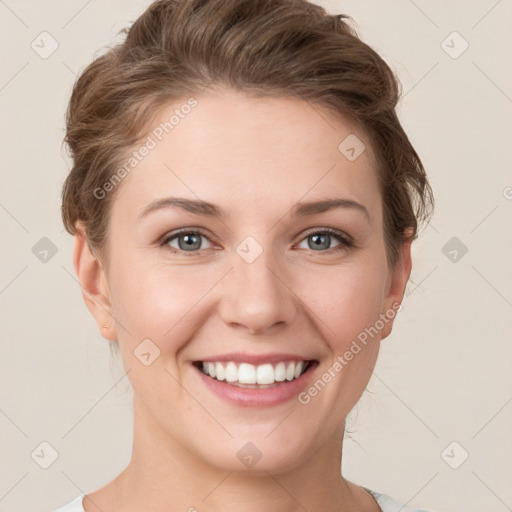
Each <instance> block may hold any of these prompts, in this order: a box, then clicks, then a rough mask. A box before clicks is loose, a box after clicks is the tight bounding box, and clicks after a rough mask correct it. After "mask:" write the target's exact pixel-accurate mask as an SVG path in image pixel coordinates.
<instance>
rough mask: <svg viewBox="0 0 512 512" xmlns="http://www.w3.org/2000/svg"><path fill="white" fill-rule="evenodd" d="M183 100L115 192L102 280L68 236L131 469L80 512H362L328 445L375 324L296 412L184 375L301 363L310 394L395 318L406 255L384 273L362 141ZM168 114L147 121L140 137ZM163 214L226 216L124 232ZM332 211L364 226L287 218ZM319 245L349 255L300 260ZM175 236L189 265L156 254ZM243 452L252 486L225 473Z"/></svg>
mask: <svg viewBox="0 0 512 512" xmlns="http://www.w3.org/2000/svg"><path fill="white" fill-rule="evenodd" d="M196 99H197V100H198V105H197V107H195V108H194V109H193V110H192V111H191V113H190V114H189V115H188V116H186V117H185V118H184V119H182V120H181V121H180V123H179V125H177V126H176V127H175V128H174V129H173V131H172V132H171V133H170V134H169V135H167V136H166V137H165V138H164V140H163V141H162V142H161V143H159V144H158V145H157V147H155V148H154V149H152V150H151V151H150V153H149V155H148V156H146V157H145V158H144V160H143V161H142V162H140V163H139V164H138V165H137V167H136V169H134V170H133V171H132V172H131V173H130V174H129V175H128V176H127V177H126V178H125V179H124V180H123V181H122V183H121V184H120V185H118V187H119V189H118V190H116V197H115V200H114V202H113V206H112V210H111V218H110V225H109V233H108V240H107V245H106V250H107V252H108V257H109V259H108V264H107V263H106V260H105V259H104V258H101V257H100V256H99V255H98V254H93V253H92V252H91V251H90V249H89V247H88V245H87V243H86V242H85V238H84V236H83V233H77V235H76V240H75V242H76V243H75V253H74V265H75V269H76V272H77V275H78V277H79V281H80V284H81V286H82V290H83V296H84V300H85V302H86V304H87V306H88V308H89V310H90V311H91V313H92V314H93V316H94V318H95V319H96V321H97V324H98V328H99V329H100V330H101V332H102V335H103V336H104V337H105V338H106V339H108V340H112V341H114V340H118V342H119V345H120V349H121V355H122V360H123V364H124V366H125V369H126V371H127V372H128V378H129V379H130V382H131V384H132V386H133V390H134V441H133V452H132V459H131V461H130V464H129V465H128V466H127V468H126V469H125V470H124V471H123V472H122V473H121V474H120V475H119V476H118V477H117V478H116V479H115V480H113V481H112V482H110V483H109V484H108V485H106V486H105V487H103V488H102V489H99V490H98V491H95V492H93V493H90V494H89V495H88V497H87V498H86V499H85V500H84V507H85V510H86V511H87V512H91V511H96V510H101V511H103V512H109V511H120V510H123V512H130V511H134V512H135V511H139V512H140V511H145V510H152V511H153V512H160V511H162V512H163V511H166V512H169V511H170V510H172V511H174V510H176V511H186V510H189V509H190V507H195V509H197V510H199V511H202V510H208V511H209V512H219V511H223V512H227V511H228V512H229V511H235V510H240V509H242V510H244V511H246V512H252V511H261V510H265V511H267V512H273V511H276V512H277V511H279V512H285V511H286V512H288V511H289V512H292V511H294V512H295V511H299V510H308V511H313V510H314V511H316V512H318V511H326V512H327V511H332V510H344V511H356V510H357V511H359V512H360V511H364V512H370V511H379V510H380V509H379V507H378V505H377V503H376V502H375V500H374V499H373V498H372V497H371V496H370V495H369V494H368V493H367V492H366V491H365V490H363V489H362V488H361V487H359V486H357V485H355V484H354V483H352V482H349V481H347V480H346V479H345V478H344V477H343V476H342V475H341V473H340V467H341V456H342V437H343V430H344V422H345V418H346V416H347V414H348V413H349V411H350V410H351V409H352V408H353V406H354V405H355V404H356V402H357V401H358V399H359V398H360V396H361V394H362V393H363V391H364V389H365V388H366V386H367V383H368V381H369V378H370V376H371V373H372V371H373V368H374V366H375V362H376V359H377V355H378V351H379V345H380V340H381V339H384V338H385V337H387V336H388V335H389V333H390V332H391V328H392V324H393V321H392V320H390V321H389V322H387V323H386V324H385V326H384V328H383V329H382V330H381V331H380V333H379V334H378V335H377V336H375V337H374V338H373V339H372V340H371V342H369V343H368V344H367V345H366V346H364V347H363V349H362V350H361V351H360V352H359V353H358V354H357V355H356V356H355V357H354V358H353V359H352V360H351V361H350V362H349V363H348V364H347V365H346V366H344V368H343V369H342V371H340V372H339V373H337V375H336V377H335V378H333V379H332V380H331V382H329V383H328V385H326V386H325V388H324V389H323V390H322V391H321V392H320V393H318V395H317V396H315V397H314V398H312V399H311V401H310V402H309V403H308V404H307V405H303V404H301V403H300V402H299V401H298V400H297V399H296V398H292V399H291V400H288V401H286V402H285V403H283V404H281V405H277V406H272V407H267V408H264V407H238V406H234V405H232V404H229V403H226V402H225V401H223V400H222V399H220V398H218V397H217V396H216V395H214V394H212V392H211V391H210V390H209V389H208V388H207V387H206V386H205V385H204V384H203V383H202V381H201V379H200V378H199V374H198V372H197V370H196V369H195V368H194V367H193V366H192V361H195V360H201V359H203V358H206V357H208V356H213V355H218V354H221V353H225V352H244V353H250V354H268V353H276V352H286V353H293V354H300V355H302V356H306V357H305V359H316V360H317V361H318V363H319V364H318V367H317V368H316V369H315V370H314V372H313V374H311V375H310V377H309V378H310V381H309V382H310V383H311V384H312V383H314V382H315V381H316V380H317V379H318V378H320V377H321V375H322V374H323V373H325V372H327V370H328V368H329V367H332V365H333V362H334V361H335V360H336V357H337V356H338V355H340V354H343V353H344V352H345V351H346V350H347V349H348V348H349V347H350V344H351V342H352V341H353V340H354V339H356V338H357V336H358V334H359V333H361V332H362V331H364V329H365V328H367V327H369V326H372V325H374V324H375V323H376V321H377V320H378V319H379V315H380V314H384V313H386V311H389V310H390V309H392V306H393V304H396V303H400V302H401V300H402V298H403V294H404V290H405V286H406V284H407V281H408V278H409V275H410V271H411V257H410V242H407V243H405V244H404V245H403V246H402V247H401V249H400V253H399V258H398V262H397V264H396V266H395V267H394V268H393V269H391V268H389V266H388V263H387V260H386V249H385V244H384V238H383V226H382V218H383V217H382V199H381V195H380V191H379V188H378V184H377V174H376V162H375V157H374V154H373V153H372V150H371V146H370V141H369V139H368V137H367V136H366V134H365V133H364V132H362V131H361V130H360V129H358V128H356V127H354V126H351V125H350V124H348V123H346V122H345V121H342V120H341V119H340V118H339V117H334V115H333V114H332V113H329V112H327V111H325V110H323V109H320V108H319V107H318V106H315V107H314V108H313V106H312V105H310V104H308V103H306V102H303V101H300V100H297V99H292V98H285V97H280V98H258V99H254V98H249V97H247V96H246V95H244V94H243V93H240V92H235V91H233V90H227V89H222V88H213V87H212V88H209V89H208V91H206V92H204V93H202V94H201V95H199V96H197V97H196ZM185 101H186V99H184V100H183V102H174V103H173V104H169V105H168V106H166V108H164V109H162V110H161V111H160V112H159V115H158V116H157V118H155V119H156V122H155V123H154V124H155V126H156V125H157V124H158V123H159V122H160V121H162V120H166V119H168V118H169V116H170V114H171V113H172V111H173V110H174V109H175V108H176V107H179V105H181V104H183V103H185ZM349 134H356V135H357V137H358V138H359V139H360V140H362V141H363V142H364V144H365V145H366V150H365V151H364V152H363V153H362V154H361V155H360V156H359V157H358V158H357V159H356V160H355V161H349V160H348V159H347V158H346V157H345V156H344V155H343V154H342V153H341V152H340V151H339V150H338V145H339V144H340V142H341V141H343V140H344V139H345V138H346V137H347V136H348V135H349ZM169 196H174V197H186V198H191V199H201V200H204V201H209V202H211V203H214V204H216V205H217V206H219V207H220V208H222V209H224V210H225V211H226V215H227V216H226V217H225V218H222V219H221V218H219V217H215V216H214V217H208V216H201V215H198V214H193V213H190V212H187V211H185V210H182V209H179V208H176V207H167V208H161V209H158V210H155V211H153V212H152V213H150V214H148V215H146V216H144V217H142V218H139V216H140V215H141V212H143V211H144V209H145V208H146V207H147V206H148V205H149V204H150V203H152V202H153V201H155V200H158V199H162V198H165V197H169ZM340 197H343V198H348V199H351V200H354V201H357V202H358V203H360V204H362V205H363V206H364V207H365V208H366V209H367V212H368V218H367V217H366V216H365V215H364V213H362V212H361V211H359V210H358V209H356V208H335V209H331V210H329V211H326V212H323V213H317V214H314V215H312V216H308V217H304V218H299V217H294V216H292V215H291V211H292V208H293V207H294V205H295V204H296V203H297V202H299V201H314V200H320V199H328V198H340ZM326 227H330V228H333V229H337V230H340V231H342V232H344V233H346V234H348V235H350V236H351V237H352V238H353V240H354V243H355V246H354V247H345V246H344V245H340V244H341V242H340V241H339V240H338V239H337V238H336V237H335V236H331V238H330V245H329V239H327V241H326V242H324V243H325V245H322V246H321V247H320V249H315V248H314V247H315V246H314V244H313V242H312V240H311V238H312V236H311V235H314V234H315V233H318V232H319V231H320V232H321V230H322V228H326ZM179 228H202V229H203V230H204V231H205V232H206V237H200V240H201V241H202V242H201V246H200V249H194V250H195V254H194V255H192V256H189V255H187V254H190V252H188V253H186V251H185V250H184V249H183V247H186V244H185V243H183V238H181V241H182V245H181V248H182V250H181V252H176V253H173V252H171V251H172V249H174V250H175V251H180V245H179V241H180V239H179V238H174V239H173V240H172V241H170V242H168V243H167V244H161V239H162V238H163V237H164V235H166V234H169V233H171V232H173V231H175V230H177V229H179ZM307 230H308V231H311V232H310V233H306V231H307ZM247 236H251V237H253V238H254V239H255V240H256V241H257V243H258V244H259V246H260V247H261V248H262V250H263V252H262V253H261V255H260V256H259V257H258V258H257V259H256V260H255V261H254V262H252V263H250V264H249V263H248V262H247V261H245V260H244V259H243V258H241V257H240V256H239V254H238V253H237V252H236V249H237V247H238V246H239V245H240V243H241V242H242V241H243V240H244V239H245V238H246V237H247ZM308 241H309V242H308ZM194 247H197V246H194ZM339 247H341V250H339V251H335V250H334V249H336V248H339ZM148 338H149V339H150V340H152V342H153V343H154V344H155V345H156V346H158V348H159V350H160V355H159V356H158V357H157V358H156V359H155V360H154V361H153V362H152V363H151V364H150V365H148V366H146V365H144V364H142V363H141V362H140V360H139V359H138V358H137V357H135V355H134V350H135V349H136V348H137V346H138V345H139V344H140V343H141V341H142V340H144V339H148ZM308 386H309V385H308ZM247 442H251V443H253V444H254V445H255V446H256V447H257V448H258V449H259V451H260V452H261V453H262V458H261V459H260V460H259V461H258V462H257V463H256V464H255V465H254V466H253V467H251V468H247V467H245V466H244V465H243V464H242V463H241V462H240V460H239V459H238V458H237V452H238V451H239V450H240V449H241V448H242V447H243V446H244V445H245V444H246V443H247ZM190 510H192V509H190Z"/></svg>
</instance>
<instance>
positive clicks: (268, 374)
mask: <svg viewBox="0 0 512 512" xmlns="http://www.w3.org/2000/svg"><path fill="white" fill-rule="evenodd" d="M256 382H257V383H258V384H274V368H273V367H272V365H271V364H262V365H261V366H258V369H257V370H256Z"/></svg>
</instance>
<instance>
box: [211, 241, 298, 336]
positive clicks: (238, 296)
mask: <svg viewBox="0 0 512 512" xmlns="http://www.w3.org/2000/svg"><path fill="white" fill-rule="evenodd" d="M271 253H272V251H270V250H265V251H263V253H262V254H260V256H259V257H258V258H257V259H256V260H255V261H253V262H252V263H249V262H247V261H245V260H244V259H243V258H242V257H239V255H238V254H235V255H234V258H233V260H234V261H233V267H234V268H233V269H232V270H231V272H230V273H229V275H228V276H227V279H226V282H225V283H224V286H225V288H224V290H223V297H222V300H221V305H220V314H221V317H222V318H223V320H224V322H225V323H226V324H227V325H229V326H230V327H236V328H238V329H245V330H247V331H248V332H250V333H251V334H259V333H266V332H268V331H269V330H270V329H271V328H277V326H280V327H281V328H282V327H284V326H285V325H289V324H290V323H291V322H293V320H294V318H295V315H296V314H297V309H298V304H299V302H300V299H299V297H298V295H297V294H296V293H295V292H294V290H293V289H292V287H291V286H290V284H289V281H290V279H287V278H286V273H285V272H284V271H283V270H282V268H281V269H280V266H279V265H278V262H276V259H275V258H272V254H271ZM281 266H282V265H281Z"/></svg>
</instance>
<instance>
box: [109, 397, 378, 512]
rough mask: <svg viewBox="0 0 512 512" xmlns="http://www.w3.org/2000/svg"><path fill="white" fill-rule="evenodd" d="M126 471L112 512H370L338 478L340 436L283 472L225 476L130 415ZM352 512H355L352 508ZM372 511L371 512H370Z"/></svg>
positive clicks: (223, 471) (143, 418) (356, 492)
mask: <svg viewBox="0 0 512 512" xmlns="http://www.w3.org/2000/svg"><path fill="white" fill-rule="evenodd" d="M134 405H135V407H134V413H135V421H134V437H133V439H134V441H133V451H132V457H131V460H130V463H129V465H128V466H127V467H126V469H125V470H124V471H123V472H122V473H121V474H120V475H119V477H118V478H117V480H116V481H115V482H113V483H115V489H116V490H115V493H114V494H115V497H114V498H113V499H112V503H115V508H113V510H117V509H119V510H123V511H126V512H132V511H133V512H139V511H142V510H151V511H152V512H164V511H165V512H169V511H171V510H172V511H174V510H177V511H189V512H197V511H201V510H204V509H207V510H208V511H209V512H221V511H222V512H231V511H233V512H234V511H238V510H244V511H245V512H256V511H258V512H260V511H261V510H262V509H263V510H265V511H266V512H299V511H304V510H329V511H333V510H343V511H347V512H348V511H351V510H359V511H361V510H372V508H364V509H363V508H361V499H362V500H363V501H365V502H366V504H369V503H371V502H372V501H373V499H372V498H371V497H370V496H369V495H366V496H363V495H362V492H361V489H360V488H359V487H357V486H355V485H354V484H352V483H350V482H347V481H346V480H345V479H344V478H343V477H342V475H341V456H342V445H343V432H342V431H338V432H335V433H334V434H333V435H332V436H331V437H332V438H331V439H326V440H325V442H324V443H323V444H322V445H321V446H320V447H319V448H318V447H316V448H315V450H312V453H311V455H310V456H309V457H305V458H304V459H303V460H302V461H301V464H300V466H299V467H294V468H291V469H289V470H287V471H281V472H272V471H267V470H261V471H258V472H255V471H253V470H251V471H232V470H228V469H223V468H221V467H218V466H214V465H212V464H209V463H208V462H207V461H205V460H204V459H202V458H199V457H198V456H197V454H194V453H192V452H191V451H190V450H188V449H187V448H186V447H184V446H183V445H181V444H180V443H178V442H176V441H175V440H174V439H172V438H171V437H170V436H169V435H168V434H166V433H165V432H163V431H162V430H161V429H160V428H159V427H158V425H157V424H156V422H154V421H152V419H151V418H150V417H149V416H148V414H147V411H145V413H144V414H138V413H140V410H139V411H137V408H140V407H142V406H141V404H138V403H137V400H135V403H134ZM357 507H359V508H357ZM374 510H378V509H374Z"/></svg>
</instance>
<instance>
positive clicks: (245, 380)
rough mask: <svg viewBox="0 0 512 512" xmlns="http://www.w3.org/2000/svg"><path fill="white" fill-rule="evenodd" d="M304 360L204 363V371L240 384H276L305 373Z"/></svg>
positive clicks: (211, 375) (219, 378) (214, 376)
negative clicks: (272, 363)
mask: <svg viewBox="0 0 512 512" xmlns="http://www.w3.org/2000/svg"><path fill="white" fill-rule="evenodd" d="M304 367H305V362H304V361H298V362H294V361H291V362H287V363H284V362H280V363H277V364H276V365H275V366H273V365H271V364H269V363H267V364H261V365H259V366H255V365H253V364H248V363H240V365H239V366H237V365H236V364H235V363H234V362H229V363H220V362H215V363H203V364H202V369H203V373H205V374H206V375H209V376H210V377H212V378H214V379H217V380H219V381H224V380H225V381H226V382H230V383H235V382H238V384H262V385H268V384H274V383H275V382H283V381H285V380H287V381H292V380H294V379H297V378H299V377H300V376H301V374H302V373H303V370H304Z"/></svg>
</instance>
